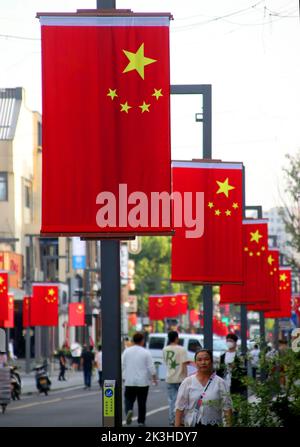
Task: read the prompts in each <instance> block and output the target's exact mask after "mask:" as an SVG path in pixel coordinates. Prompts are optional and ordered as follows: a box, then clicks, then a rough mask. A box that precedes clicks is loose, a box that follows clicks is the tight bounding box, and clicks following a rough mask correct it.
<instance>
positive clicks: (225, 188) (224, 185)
mask: <svg viewBox="0 0 300 447" xmlns="http://www.w3.org/2000/svg"><path fill="white" fill-rule="evenodd" d="M216 182H217V183H218V185H219V189H218V191H217V194H222V193H223V194H225V196H226V197H228V193H229V191H231V190H232V189H235V186H231V185H229V183H228V177H227V179H226V180H225V181H224V182H219V181H218V180H216Z"/></svg>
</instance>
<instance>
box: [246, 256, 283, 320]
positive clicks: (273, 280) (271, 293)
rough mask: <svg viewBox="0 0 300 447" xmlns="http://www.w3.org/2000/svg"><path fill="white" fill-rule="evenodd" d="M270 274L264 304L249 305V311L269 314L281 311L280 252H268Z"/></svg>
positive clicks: (266, 283) (267, 279)
mask: <svg viewBox="0 0 300 447" xmlns="http://www.w3.org/2000/svg"><path fill="white" fill-rule="evenodd" d="M267 265H268V274H267V278H266V281H265V285H266V289H265V290H266V299H265V301H264V302H261V303H257V304H249V305H247V309H248V310H253V311H257V312H260V311H262V312H267V311H271V310H279V309H280V296H279V250H278V249H272V250H268V251H267Z"/></svg>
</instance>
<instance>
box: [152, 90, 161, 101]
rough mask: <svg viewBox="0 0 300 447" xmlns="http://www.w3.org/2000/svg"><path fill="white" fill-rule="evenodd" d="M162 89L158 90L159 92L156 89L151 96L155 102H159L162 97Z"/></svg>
mask: <svg viewBox="0 0 300 447" xmlns="http://www.w3.org/2000/svg"><path fill="white" fill-rule="evenodd" d="M161 91H162V89H161V88H160V89H159V90H157V89H156V88H155V89H154V93H153V94H152V96H155V98H156V99H157V101H158V100H159V98H160V97H161V96H164V95H163V94H162V92H161Z"/></svg>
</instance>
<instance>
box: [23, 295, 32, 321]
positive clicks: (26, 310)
mask: <svg viewBox="0 0 300 447" xmlns="http://www.w3.org/2000/svg"><path fill="white" fill-rule="evenodd" d="M30 300H31V296H24V298H23V312H22V317H23V318H22V321H23V327H24V328H26V327H30V326H31V324H30Z"/></svg>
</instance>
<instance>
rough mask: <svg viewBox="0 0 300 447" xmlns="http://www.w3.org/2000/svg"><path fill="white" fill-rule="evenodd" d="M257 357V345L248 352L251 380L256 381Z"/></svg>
mask: <svg viewBox="0 0 300 447" xmlns="http://www.w3.org/2000/svg"><path fill="white" fill-rule="evenodd" d="M259 355H260V350H259V348H258V345H254V348H253V349H251V351H250V365H251V373H252V378H253V379H256V374H257V369H258V366H259Z"/></svg>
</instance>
